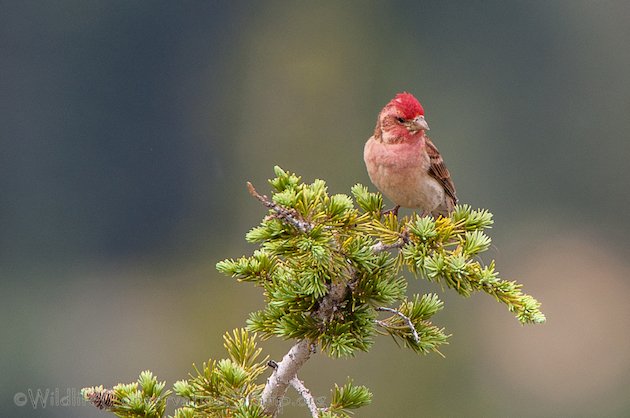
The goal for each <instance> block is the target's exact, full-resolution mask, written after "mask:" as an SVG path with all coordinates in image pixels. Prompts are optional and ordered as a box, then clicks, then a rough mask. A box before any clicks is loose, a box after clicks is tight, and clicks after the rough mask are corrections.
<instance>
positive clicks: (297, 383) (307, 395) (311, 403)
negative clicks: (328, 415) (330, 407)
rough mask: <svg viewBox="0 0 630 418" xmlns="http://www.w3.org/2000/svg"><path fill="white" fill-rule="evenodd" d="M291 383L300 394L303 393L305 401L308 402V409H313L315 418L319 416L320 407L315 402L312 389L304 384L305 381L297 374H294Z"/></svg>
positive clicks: (312, 414) (312, 412)
mask: <svg viewBox="0 0 630 418" xmlns="http://www.w3.org/2000/svg"><path fill="white" fill-rule="evenodd" d="M290 384H291V386H293V389H295V390H296V391H297V392H298V393H299V394H300V395H302V398H304V402H306V406H307V407H308V410H309V411H311V416H312V417H313V418H318V417H319V408H318V407H317V403H315V399H314V398H313V395H311V391H310V390H308V388H307V387H306V386H304V382H302V381H301V380H300V379H298V377H297V376H294V377H293V379H291V382H290Z"/></svg>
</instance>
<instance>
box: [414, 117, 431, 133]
mask: <svg viewBox="0 0 630 418" xmlns="http://www.w3.org/2000/svg"><path fill="white" fill-rule="evenodd" d="M413 125H414V127H417V128H418V130H420V129H424V130H425V131H428V130H429V124H428V123H427V121H426V120H424V116H418V117H417V118H415V119H414V120H413Z"/></svg>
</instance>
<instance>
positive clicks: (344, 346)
mask: <svg viewBox="0 0 630 418" xmlns="http://www.w3.org/2000/svg"><path fill="white" fill-rule="evenodd" d="M274 171H275V174H276V177H275V178H274V179H271V180H270V181H269V182H270V184H271V186H272V187H273V189H274V190H273V192H272V195H271V197H267V196H265V195H261V194H260V193H258V192H257V191H256V189H255V188H254V186H253V185H252V184H251V183H247V188H248V190H249V193H250V194H251V195H252V196H253V197H254V198H256V199H257V200H258V201H260V202H261V203H262V204H263V205H264V206H265V207H266V208H267V209H269V212H268V213H267V215H266V216H265V217H264V218H263V220H262V222H261V223H260V225H258V226H256V227H254V228H253V229H251V230H250V231H249V232H248V233H247V235H246V239H247V241H249V242H252V243H257V244H258V245H259V248H258V249H257V250H255V251H254V252H253V254H252V255H251V256H243V257H240V258H238V259H227V260H223V261H220V262H218V263H217V266H216V267H217V269H218V270H219V271H221V272H223V273H225V274H227V275H229V276H232V277H235V278H236V279H237V280H239V281H244V282H252V283H254V284H255V285H257V286H259V287H260V288H262V290H263V292H264V297H265V302H266V304H265V307H264V308H263V309H261V310H259V311H256V312H253V313H251V314H250V316H249V319H248V321H247V329H246V330H245V329H241V330H234V331H233V332H232V333H227V334H226V335H225V336H224V346H225V348H226V350H227V352H228V358H225V359H222V360H212V359H210V360H208V362H206V363H203V365H202V366H201V367H200V368H198V367H196V366H194V369H195V373H193V374H190V377H189V378H188V379H185V380H180V381H177V382H175V384H174V385H173V392H174V393H176V394H177V395H178V396H180V397H182V398H183V399H184V405H183V406H181V407H180V408H177V410H176V411H175V415H174V418H193V417H200V418H205V417H210V416H235V417H236V416H239V417H248V418H269V417H276V416H277V415H278V414H279V412H280V407H281V405H282V400H283V398H284V396H285V394H286V391H287V389H288V387H289V386H292V387H293V388H295V389H296V390H297V391H298V393H299V394H300V395H301V396H302V397H303V398H304V400H305V402H306V405H307V406H308V409H309V412H310V414H311V416H312V417H319V416H325V417H327V418H332V417H347V416H348V415H347V414H348V413H349V410H351V409H356V408H360V407H362V406H365V405H367V404H369V403H370V401H371V399H372V394H371V393H370V392H369V390H368V389H367V388H366V387H364V386H355V385H354V384H353V383H352V382H351V381H348V382H347V383H346V384H345V385H344V386H341V387H339V386H337V385H335V388H334V389H333V393H332V401H331V403H330V406H328V407H325V408H318V407H317V405H316V403H315V400H314V399H313V396H312V395H311V393H310V391H309V390H308V389H307V388H306V387H305V385H304V383H303V382H301V381H300V380H299V379H298V378H297V373H298V371H299V370H300V368H301V367H302V366H303V365H304V364H305V363H306V362H307V361H308V360H309V359H310V357H311V356H312V355H313V354H314V353H315V349H316V348H317V347H321V350H322V351H323V352H325V353H327V354H328V355H329V356H332V357H341V356H350V355H353V354H354V353H355V352H356V351H357V350H361V351H368V350H369V349H370V347H371V346H372V344H373V343H374V338H373V337H374V336H375V335H376V334H388V335H390V336H391V337H393V338H394V340H395V341H396V342H397V343H400V345H402V346H404V347H407V348H410V349H412V350H413V351H414V352H416V353H418V354H428V353H438V354H441V353H440V351H439V349H440V347H441V346H442V345H444V344H448V341H447V340H448V337H449V335H447V334H445V332H444V329H443V328H440V327H437V326H435V325H433V323H432V322H431V319H432V317H433V315H434V314H436V313H437V312H438V311H439V310H441V309H442V307H443V303H442V301H441V300H440V299H439V298H438V296H437V295H435V294H424V295H418V294H417V295H413V297H411V298H409V297H408V296H407V285H408V282H407V279H406V278H405V276H404V275H402V271H403V269H407V270H408V271H409V272H411V273H413V274H414V275H415V277H417V278H421V279H425V280H429V281H433V282H437V283H440V284H441V285H442V286H443V287H444V288H450V289H453V290H454V291H456V292H457V293H459V294H460V295H462V296H470V295H471V294H473V293H474V292H485V293H487V294H489V295H491V296H493V297H494V298H496V299H497V300H498V301H500V302H502V303H504V304H505V305H506V306H507V308H508V310H509V311H510V312H513V313H514V314H515V315H516V317H517V319H518V320H519V321H520V322H521V323H524V324H525V323H540V322H544V321H545V316H544V314H543V313H542V312H541V311H540V303H539V302H538V301H537V300H536V299H534V298H533V297H532V296H530V295H527V294H525V293H523V292H522V290H521V284H519V283H517V282H514V281H507V280H503V279H501V278H500V277H499V273H498V272H497V271H496V270H495V263H494V261H491V262H490V263H484V262H483V261H482V259H481V258H480V257H479V255H480V254H481V253H483V252H484V251H486V250H487V249H488V248H489V247H490V245H491V239H490V237H489V236H488V235H486V233H485V232H484V231H485V230H486V229H488V228H490V227H491V225H492V223H493V221H492V214H491V213H490V212H488V211H486V210H482V209H479V210H473V209H472V208H471V207H470V206H467V205H458V206H456V207H455V209H454V210H453V212H452V213H450V214H449V215H448V216H446V217H443V216H440V217H438V218H437V219H436V218H433V217H432V216H419V215H418V214H413V215H411V216H410V217H403V218H398V216H396V215H394V214H389V215H387V216H382V212H383V211H382V209H383V198H382V196H381V195H380V194H379V193H371V192H369V190H368V189H367V187H365V186H362V185H360V184H357V185H355V186H353V187H352V197H350V196H348V195H345V194H334V195H329V194H328V191H327V186H326V183H325V182H324V181H323V180H315V181H314V182H313V183H311V184H306V183H304V182H302V181H301V178H300V177H299V176H297V175H295V174H293V173H290V172H287V171H284V170H282V169H281V168H280V167H275V168H274ZM396 305H397V306H396ZM387 306H396V307H395V308H390V307H387ZM379 312H389V313H391V314H392V315H391V316H388V317H387V318H383V319H381V320H379V319H377V317H378V315H379ZM250 332H252V334H250ZM256 333H258V334H259V335H260V336H261V337H262V338H269V337H272V336H274V337H280V338H283V339H287V340H292V341H294V345H293V346H292V347H291V348H290V350H289V351H288V352H287V354H286V355H285V356H284V357H283V358H282V360H281V361H280V362H278V363H276V362H273V361H271V362H267V359H264V360H263V359H258V357H259V355H260V354H261V351H262V350H261V349H260V348H258V346H257V334H256ZM296 341H297V342H296ZM269 367H271V368H272V369H273V371H272V372H271V376H270V377H269V378H268V379H267V381H266V383H265V384H263V382H262V376H263V373H265V372H267V371H268V370H269V369H268V368H269ZM170 394H171V391H169V390H165V382H159V381H158V380H157V378H156V377H154V376H153V375H152V373H151V372H149V371H145V372H142V373H141V374H140V377H139V379H138V381H137V382H136V383H130V384H119V385H116V386H114V387H113V388H112V389H103V388H102V387H96V388H86V389H84V391H83V396H84V397H85V399H86V400H88V401H90V402H91V403H93V404H94V405H95V406H96V407H98V408H102V409H106V410H108V411H109V412H112V413H114V414H116V415H118V416H120V417H123V418H135V417H138V416H143V417H149V418H162V417H163V416H164V411H165V406H166V401H167V397H168V396H169V395H170Z"/></svg>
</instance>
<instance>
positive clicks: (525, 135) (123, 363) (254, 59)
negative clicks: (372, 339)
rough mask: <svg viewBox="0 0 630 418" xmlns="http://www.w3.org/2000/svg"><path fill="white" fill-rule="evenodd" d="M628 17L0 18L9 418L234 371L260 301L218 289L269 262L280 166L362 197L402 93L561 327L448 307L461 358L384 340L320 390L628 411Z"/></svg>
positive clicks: (384, 402)
mask: <svg viewBox="0 0 630 418" xmlns="http://www.w3.org/2000/svg"><path fill="white" fill-rule="evenodd" d="M629 15H630V3H628V2H627V1H624V0H610V1H605V2H595V1H589V0H556V1H552V2H501V1H495V2H492V1H490V2H483V3H480V2H470V1H463V0H462V1H449V2H418V1H410V0H404V1H397V2H395V3H392V2H377V1H369V0H368V1H360V2H357V1H344V2H293V3H290V4H289V3H288V2H286V1H273V0H272V1H265V2H259V3H256V2H247V3H245V2H239V1H231V2H217V1H212V2H194V3H193V2H168V3H166V2H163V3H161V4H157V3H153V4H151V7H148V6H147V5H146V4H145V3H141V2H127V1H120V0H108V1H102V0H91V1H61V2H38V1H32V0H24V1H12V2H11V1H5V2H2V5H1V6H0V28H1V29H0V31H2V35H1V36H0V51H1V52H2V60H1V63H0V110H1V111H0V142H1V143H2V152H0V196H1V198H0V231H1V233H0V277H1V279H0V281H1V283H2V291H1V292H0V314H2V317H4V318H11V320H10V321H3V323H2V324H1V325H0V333H1V335H2V336H3V341H4V342H5V344H3V345H2V347H0V362H1V367H0V368H1V369H2V370H3V373H4V376H5V379H0V392H1V393H5V394H7V396H4V397H2V398H1V399H0V416H22V417H38V416H41V415H42V413H44V414H45V415H46V416H48V417H59V418H61V417H63V418H68V417H81V418H86V417H94V418H96V417H99V416H102V414H101V413H99V412H98V411H97V410H96V409H95V408H91V407H90V408H88V407H82V406H54V404H53V403H52V398H51V397H49V398H48V403H47V404H46V405H47V406H46V409H45V410H44V411H45V412H42V408H43V406H42V403H41V402H40V403H37V402H32V401H31V398H30V397H29V396H30V395H29V389H30V390H31V391H32V393H33V394H35V395H36V394H37V391H38V390H39V391H41V392H42V393H44V394H45V393H46V391H47V390H48V391H50V393H55V389H56V388H59V389H60V391H61V396H65V394H66V390H68V391H70V393H76V392H77V391H78V388H81V387H83V386H86V385H90V384H92V382H100V381H102V382H104V383H105V382H107V383H109V384H113V383H116V382H117V381H118V379H124V380H125V381H132V380H134V379H135V377H137V373H136V371H137V370H139V369H142V370H144V369H151V370H153V371H154V372H156V373H157V374H159V376H160V377H161V378H162V379H165V380H166V381H167V382H171V383H172V382H174V381H175V380H177V379H178V378H180V377H181V376H182V373H183V371H185V370H187V368H188V367H189V364H190V361H191V360H195V361H197V362H198V363H201V362H202V361H203V360H204V359H207V358H208V357H213V358H221V357H222V347H221V340H220V338H218V337H219V336H220V335H221V334H222V333H223V332H224V331H225V330H226V329H233V328H235V327H238V326H240V324H242V323H243V321H244V318H243V317H242V312H241V311H240V310H238V309H237V310H233V309H232V308H233V305H234V303H235V302H234V301H235V300H239V301H243V303H244V304H255V303H260V297H259V294H258V293H257V292H256V289H252V288H248V287H247V286H238V285H237V284H235V283H233V282H230V281H227V280H223V279H222V278H221V275H220V274H218V273H216V272H214V271H213V270H214V263H215V262H216V260H219V259H222V258H224V257H225V256H226V253H227V254H245V253H247V254H250V253H251V252H252V251H253V250H252V249H251V247H248V246H246V245H245V244H244V243H243V241H242V235H243V234H244V233H245V231H246V230H247V229H248V228H249V227H250V226H251V225H252V224H253V223H255V222H257V220H258V211H259V208H256V207H255V206H254V205H251V202H250V201H249V197H248V195H247V193H246V191H245V190H244V189H243V188H242V185H243V184H244V182H245V181H246V180H248V179H249V180H251V181H252V182H253V183H254V184H262V182H263V181H264V180H265V179H266V177H267V176H266V175H265V173H266V172H267V170H268V169H269V167H270V166H272V165H273V164H280V165H282V166H287V167H291V168H293V169H295V170H299V172H300V173H301V174H303V175H304V176H305V177H307V178H314V177H315V176H323V177H324V178H326V180H327V183H328V186H329V189H330V192H331V194H334V193H340V192H346V191H347V190H349V188H350V187H351V186H352V185H354V184H355V183H357V182H359V183H363V184H368V182H369V179H368V177H367V174H366V173H365V169H364V167H363V161H362V158H361V149H362V146H363V142H364V140H365V139H367V138H368V137H369V136H370V135H371V133H372V130H373V128H374V123H375V120H376V113H377V112H378V110H379V109H381V108H382V106H383V105H384V103H386V102H387V101H388V100H389V99H391V97H392V96H393V94H395V93H397V92H399V91H402V90H407V91H410V92H412V93H414V94H415V95H416V96H417V97H418V98H419V99H420V100H421V101H422V103H423V105H425V110H426V112H427V120H428V122H429V124H430V126H431V129H432V130H431V134H432V138H433V139H434V140H435V142H436V144H437V145H438V147H439V148H440V151H441V153H442V154H443V155H444V158H445V161H446V163H447V164H448V167H449V170H450V171H451V173H452V175H453V179H454V181H455V184H456V186H457V190H458V195H459V196H460V198H461V199H462V200H463V201H465V202H469V203H470V204H471V205H472V206H473V207H487V208H491V209H492V212H493V214H494V216H495V220H496V221H497V224H498V225H500V227H496V228H495V229H494V230H493V231H492V235H493V238H494V245H493V246H491V247H490V248H489V249H488V251H487V254H490V255H491V256H492V258H495V259H497V262H498V265H499V266H500V267H501V268H500V271H501V273H502V274H503V275H505V276H509V277H514V278H526V279H527V287H528V289H529V291H531V292H532V293H534V294H535V295H536V296H537V297H538V298H539V300H540V301H542V302H543V303H544V306H545V313H547V314H548V315H549V316H550V317H553V321H549V322H548V323H547V324H545V326H544V327H529V328H526V329H522V328H521V327H520V326H516V324H514V323H513V322H512V321H511V318H509V316H508V315H504V312H503V311H502V307H500V306H499V305H498V304H494V303H493V301H491V300H489V299H488V298H484V297H483V296H484V295H477V296H473V302H472V303H468V301H460V300H459V298H457V295H456V294H454V292H453V293H452V294H451V293H446V294H444V295H443V296H442V298H443V300H444V302H445V303H446V304H447V305H448V306H449V309H448V310H443V311H442V312H441V313H440V314H439V315H441V316H439V317H438V318H439V319H440V321H443V322H442V323H449V324H453V325H449V331H450V332H452V333H453V334H454V337H453V338H454V339H455V338H456V339H457V341H456V342H457V343H452V344H451V345H449V346H448V347H444V348H443V350H442V351H443V353H444V354H445V355H446V356H447V358H448V361H443V360H442V359H441V358H439V357H437V356H431V357H427V358H424V359H422V361H418V360H417V359H416V357H415V356H414V355H412V353H408V354H400V352H399V351H397V350H396V348H394V347H391V345H388V344H376V345H375V346H374V350H373V352H372V353H370V355H371V356H373V358H374V359H375V360H374V361H373V362H372V363H371V364H370V367H364V366H358V365H357V362H351V361H349V362H341V363H339V362H334V363H332V362H328V361H326V360H323V359H322V360H318V361H314V362H313V368H312V369H311V368H307V369H306V370H305V376H304V377H305V378H308V379H309V380H311V381H317V382H319V383H318V384H319V385H320V388H319V389H320V390H319V391H320V393H325V391H326V390H327V389H328V387H329V386H328V381H326V380H324V379H322V380H321V381H320V380H319V376H320V375H323V374H326V375H328V374H329V373H335V374H336V376H337V377H336V379H335V381H339V382H343V381H344V379H345V378H346V376H348V375H350V376H354V377H355V378H356V380H357V381H360V382H364V383H367V382H369V386H370V388H371V389H372V390H373V391H374V394H375V397H377V398H378V399H379V402H377V403H375V404H373V405H371V406H369V407H367V408H364V409H362V411H361V415H362V416H365V417H380V416H384V415H396V416H401V417H408V416H414V415H417V412H418V411H417V410H414V411H412V412H410V411H409V408H408V407H407V405H405V404H404V400H405V399H408V398H409V397H411V396H413V397H415V398H417V399H418V403H419V404H420V405H421V406H422V408H421V411H422V412H423V413H424V414H426V415H428V416H438V417H439V416H472V417H474V416H484V417H487V416H491V417H502V416H506V415H511V414H513V411H514V408H515V407H522V408H525V410H527V411H528V415H529V416H538V417H545V416H575V417H585V418H586V417H591V416H595V415H599V416H601V415H606V416H627V415H629V414H630V399H629V398H628V396H627V393H626V391H624V388H627V387H629V386H630V373H628V372H627V371H628V370H630V335H628V334H624V333H619V330H623V329H630V317H629V316H628V315H627V314H626V312H627V307H626V305H627V303H626V300H625V298H624V295H627V294H630V284H629V282H628V280H627V278H628V277H630V263H629V261H628V260H629V258H628V256H627V254H628V252H629V251H630V245H629V244H628V243H627V242H628V240H627V235H628V233H629V231H630V218H629V217H627V216H625V214H624V208H625V207H627V206H628V204H630V189H629V188H628V187H627V185H628V184H629V183H630V170H629V169H628V164H627V161H626V160H627V156H628V155H630V141H628V140H627V133H628V132H630V118H628V108H629V104H628V97H630V78H629V77H628V76H627V74H628V68H630V49H629V48H628V47H627V46H628V39H630V33H629V32H628V16H629ZM241 190H242V191H241ZM212 274H214V280H210V281H208V280H207V277H208V275H212ZM412 283H413V284H411V285H410V288H409V291H410V292H411V293H417V292H438V291H439V287H440V285H439V284H438V285H437V286H435V285H433V284H430V283H426V282H424V281H418V282H412ZM148 286H151V288H152V289H153V290H152V292H151V294H150V295H147V294H146V291H145V289H146V288H147V287H148ZM594 295H596V296H594ZM165 305H168V306H169V309H168V310H165V309H164V306H165ZM216 311H220V312H225V314H223V315H221V318H220V320H214V321H210V322H208V321H207V318H210V317H212V316H213V314H214V312H216ZM227 312H231V313H230V314H228V313H227ZM482 324H483V326H482ZM165 335H169V336H175V338H173V339H166V337H164V336H165ZM191 335H192V337H191ZM180 339H185V340H186V341H187V342H188V344H187V345H186V347H185V348H184V349H185V350H186V352H187V355H185V356H183V357H185V359H183V360H182V361H180V362H172V361H170V360H171V359H172V358H173V357H175V354H176V353H179V352H181V350H182V348H181V347H180V346H179V345H178V344H173V341H175V340H177V341H179V340H180ZM121 341H127V342H128V343H127V344H124V345H121V344H120V342H121ZM532 341H535V342H536V343H535V344H536V345H535V346H532ZM265 344H268V347H267V346H266V347H265V349H267V348H268V349H269V354H270V355H272V356H273V357H274V358H276V357H277V356H278V355H281V353H283V352H286V347H285V346H283V345H282V344H274V343H273V342H272V341H268V342H266V343H265ZM147 345H152V346H159V347H160V350H147V349H146V346H147ZM602 352H605V353H607V355H605V356H603V355H601V353H602ZM471 355H474V356H475V359H476V362H475V364H474V365H472V366H471V365H470V364H469V363H468V360H469V358H470V356H471ZM514 357H518V359H519V361H518V362H517V363H515V362H514V361H513V358H514ZM95 358H97V359H98V360H99V361H95ZM585 358H587V359H590V360H589V361H587V362H585V361H583V359H585ZM333 364H334V365H333ZM157 365H161V366H160V367H161V369H159V370H158V369H157V368H156V367H157ZM401 368H404V369H405V370H407V371H408V373H405V374H397V375H395V376H394V375H392V374H390V373H389V371H390V370H391V369H396V370H399V369H401ZM498 370H501V371H502V372H501V373H499V372H497V371H498ZM427 373H431V374H433V375H435V376H440V387H442V388H443V387H448V388H449V390H448V391H444V390H434V389H433V388H432V387H431V386H429V385H428V384H425V383H424V382H422V381H418V380H417V379H415V378H414V376H417V375H424V374H427ZM381 376H386V377H387V379H386V382H383V383H382V384H381V383H380V380H378V378H379V377H381ZM73 390H74V392H73ZM19 394H25V395H26V396H27V397H29V398H28V401H27V403H26V404H25V405H24V406H19V404H16V403H15V402H14V398H13V396H14V395H19ZM40 399H44V398H40ZM329 400H330V399H328V401H329ZM35 406H37V407H35ZM292 408H293V409H292ZM297 408H300V407H299V406H295V405H293V406H292V405H287V409H289V410H291V411H292V412H294V413H295V414H297V413H298V412H297V411H296V409H297Z"/></svg>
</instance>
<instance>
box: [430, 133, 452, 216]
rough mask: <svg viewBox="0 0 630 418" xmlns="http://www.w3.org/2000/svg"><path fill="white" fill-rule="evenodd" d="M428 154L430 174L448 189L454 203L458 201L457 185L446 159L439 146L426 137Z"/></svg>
mask: <svg viewBox="0 0 630 418" xmlns="http://www.w3.org/2000/svg"><path fill="white" fill-rule="evenodd" d="M426 145H427V154H429V161H430V164H431V165H430V166H429V174H430V175H431V176H432V177H433V178H435V179H436V180H437V181H439V182H440V184H441V185H442V186H443V187H444V190H446V193H447V194H448V195H449V196H450V197H451V198H452V199H453V204H456V203H457V196H456V194H455V185H454V184H453V180H451V173H449V172H448V169H447V168H446V165H445V164H444V159H442V155H440V152H439V151H438V149H437V147H436V146H435V145H433V142H431V140H430V139H429V138H428V137H426Z"/></svg>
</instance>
